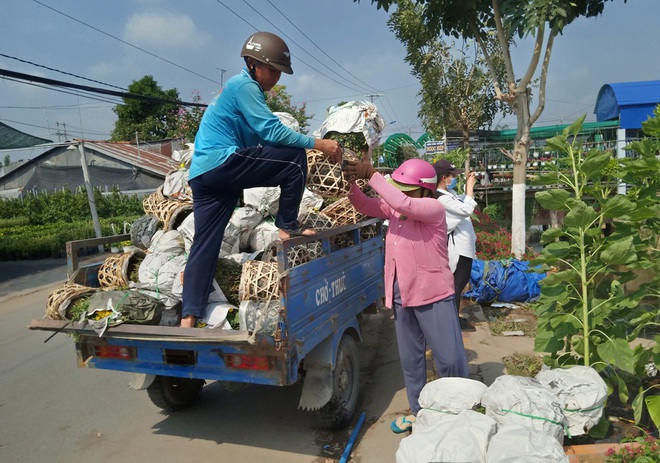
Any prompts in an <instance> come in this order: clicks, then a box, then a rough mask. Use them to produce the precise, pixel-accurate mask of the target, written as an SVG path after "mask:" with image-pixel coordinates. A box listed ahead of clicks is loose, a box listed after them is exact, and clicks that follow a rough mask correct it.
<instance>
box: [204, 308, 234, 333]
mask: <svg viewBox="0 0 660 463" xmlns="http://www.w3.org/2000/svg"><path fill="white" fill-rule="evenodd" d="M230 310H238V309H237V308H236V307H234V306H233V305H232V304H230V303H229V302H226V301H225V302H209V303H208V304H207V305H206V307H205V308H204V315H203V316H202V318H201V321H202V322H203V323H206V327H207V328H209V329H218V330H231V329H232V327H231V325H230V324H229V322H228V321H227V315H228V314H229V311H230Z"/></svg>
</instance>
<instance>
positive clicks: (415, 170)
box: [392, 159, 438, 193]
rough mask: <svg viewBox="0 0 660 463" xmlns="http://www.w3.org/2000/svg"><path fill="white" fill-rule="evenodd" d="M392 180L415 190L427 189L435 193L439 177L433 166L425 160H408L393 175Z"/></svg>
mask: <svg viewBox="0 0 660 463" xmlns="http://www.w3.org/2000/svg"><path fill="white" fill-rule="evenodd" d="M392 179H393V180H396V181H397V182H398V183H401V184H403V185H410V186H412V187H414V188H419V187H422V188H426V189H427V190H430V191H431V193H435V189H436V186H437V180H438V177H437V176H436V173H435V169H434V168H433V166H432V165H431V164H429V163H428V162H426V161H424V160H423V159H408V160H407V161H405V162H404V163H403V164H401V165H400V166H399V167H397V168H396V170H395V171H394V172H393V173H392Z"/></svg>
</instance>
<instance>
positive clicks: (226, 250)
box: [177, 213, 241, 257]
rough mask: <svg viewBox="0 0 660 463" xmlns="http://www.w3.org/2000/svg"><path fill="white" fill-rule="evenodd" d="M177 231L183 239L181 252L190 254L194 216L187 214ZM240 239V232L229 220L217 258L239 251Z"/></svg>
mask: <svg viewBox="0 0 660 463" xmlns="http://www.w3.org/2000/svg"><path fill="white" fill-rule="evenodd" d="M177 231H178V232H179V233H180V234H181V237H182V239H183V250H184V251H185V252H186V253H187V254H190V248H191V247H192V244H193V241H194V240H195V214H194V213H190V214H188V216H187V217H186V218H185V219H183V222H181V225H179V228H177ZM240 239H241V230H240V229H239V227H238V226H237V225H236V224H235V223H233V222H232V221H231V219H230V222H229V223H228V224H227V228H225V232H224V234H223V235H222V245H221V246H220V252H219V254H218V257H225V256H227V255H229V254H236V253H238V252H239V251H240Z"/></svg>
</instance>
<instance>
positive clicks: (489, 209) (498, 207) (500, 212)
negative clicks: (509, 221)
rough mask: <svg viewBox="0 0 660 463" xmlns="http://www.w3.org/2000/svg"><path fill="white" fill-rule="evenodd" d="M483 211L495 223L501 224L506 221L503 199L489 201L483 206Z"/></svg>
mask: <svg viewBox="0 0 660 463" xmlns="http://www.w3.org/2000/svg"><path fill="white" fill-rule="evenodd" d="M483 211H484V214H486V215H487V216H488V217H490V218H491V219H493V220H494V221H495V222H497V223H500V224H503V223H505V221H506V218H507V217H506V205H505V204H504V202H503V201H495V202H491V203H489V204H488V205H487V206H485V207H484V209H483Z"/></svg>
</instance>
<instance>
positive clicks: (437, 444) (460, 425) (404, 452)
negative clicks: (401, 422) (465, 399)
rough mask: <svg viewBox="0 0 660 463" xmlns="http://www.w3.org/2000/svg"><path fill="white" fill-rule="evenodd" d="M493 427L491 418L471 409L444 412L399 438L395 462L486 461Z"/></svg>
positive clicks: (467, 462)
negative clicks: (438, 418) (432, 422)
mask: <svg viewBox="0 0 660 463" xmlns="http://www.w3.org/2000/svg"><path fill="white" fill-rule="evenodd" d="M496 428H497V424H496V423H495V420H493V419H492V418H490V417H488V416H486V415H483V414H481V413H478V412H475V411H473V410H465V411H462V412H461V413H459V414H458V415H453V416H447V417H446V418H445V419H444V420H442V421H440V422H438V423H436V425H435V426H434V427H432V428H426V429H424V430H423V431H417V430H414V431H413V433H412V434H411V435H409V436H408V437H405V438H403V439H401V442H400V443H399V449H398V450H397V452H396V463H429V462H461V463H463V462H465V463H486V450H487V448H488V441H489V440H490V438H491V437H492V436H493V435H494V434H495V431H496Z"/></svg>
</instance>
